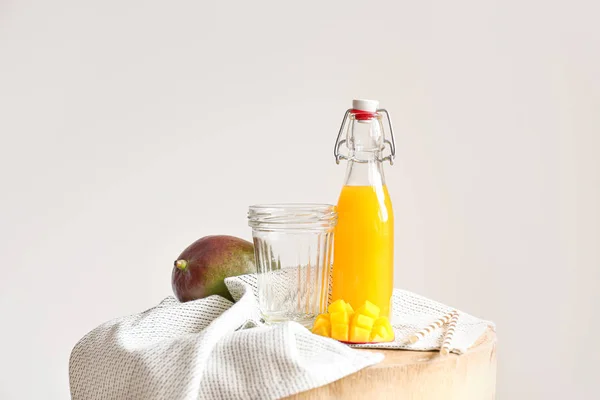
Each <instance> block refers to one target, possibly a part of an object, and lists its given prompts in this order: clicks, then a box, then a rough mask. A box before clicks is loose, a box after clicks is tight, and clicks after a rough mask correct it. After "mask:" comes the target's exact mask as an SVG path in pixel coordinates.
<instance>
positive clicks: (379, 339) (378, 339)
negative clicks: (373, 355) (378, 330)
mask: <svg viewBox="0 0 600 400" xmlns="http://www.w3.org/2000/svg"><path fill="white" fill-rule="evenodd" d="M371 342H389V340H386V339H385V338H384V337H382V336H379V335H375V336H373V335H371Z"/></svg>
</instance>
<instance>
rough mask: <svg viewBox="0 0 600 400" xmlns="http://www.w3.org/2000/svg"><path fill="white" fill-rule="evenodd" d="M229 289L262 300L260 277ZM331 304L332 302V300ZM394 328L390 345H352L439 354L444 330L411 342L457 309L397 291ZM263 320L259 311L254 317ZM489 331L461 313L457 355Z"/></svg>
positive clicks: (238, 280)
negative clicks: (418, 333)
mask: <svg viewBox="0 0 600 400" xmlns="http://www.w3.org/2000/svg"><path fill="white" fill-rule="evenodd" d="M226 283H227V287H228V288H229V291H230V292H231V295H232V296H233V298H234V299H236V300H237V299H239V298H240V297H241V295H242V294H243V293H244V290H245V288H247V287H249V288H251V289H252V291H253V293H254V296H258V291H257V286H256V283H257V279H256V275H242V276H237V277H235V278H228V279H226ZM330 300H331V299H330ZM392 303H393V306H392V310H393V313H394V315H393V317H392V326H393V328H394V333H395V340H394V341H393V342H389V343H378V344H364V345H352V347H357V348H379V349H406V350H439V348H440V347H441V345H442V340H443V334H444V328H442V329H438V330H436V331H434V332H432V333H431V334H430V335H428V336H426V337H425V338H423V339H421V340H419V341H418V342H417V343H414V344H411V343H410V342H409V341H408V338H409V337H410V336H411V335H412V334H414V333H415V332H418V331H420V330H421V329H423V328H424V327H426V326H427V325H429V324H431V323H432V322H434V321H435V320H436V319H438V318H441V317H443V316H444V315H446V314H448V312H450V311H452V310H454V308H452V307H449V306H446V305H443V304H441V303H438V302H436V301H433V300H430V299H428V298H426V297H423V296H419V295H418V294H415V293H412V292H409V291H406V290H400V289H394V294H393V296H392ZM254 318H255V319H256V320H259V319H260V313H259V312H258V309H257V310H256V314H255V316H254ZM488 327H491V328H494V327H495V326H494V324H493V323H492V322H489V321H485V320H482V319H479V318H476V317H473V316H471V315H469V314H467V313H465V312H462V311H460V312H459V318H458V323H457V325H456V333H455V334H454V339H453V341H452V346H453V350H452V351H453V352H454V353H457V354H462V353H464V352H465V351H467V349H468V348H469V347H471V346H472V345H473V343H475V341H476V340H477V339H478V338H479V337H480V336H481V335H483V333H484V332H485V331H486V330H487V329H488Z"/></svg>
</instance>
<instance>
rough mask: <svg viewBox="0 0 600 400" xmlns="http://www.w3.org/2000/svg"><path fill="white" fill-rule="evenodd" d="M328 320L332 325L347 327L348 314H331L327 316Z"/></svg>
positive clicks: (343, 312)
mask: <svg viewBox="0 0 600 400" xmlns="http://www.w3.org/2000/svg"><path fill="white" fill-rule="evenodd" d="M329 318H330V319H331V323H332V324H345V325H348V322H349V321H350V318H348V313H347V312H345V311H342V312H332V313H330V314H329Z"/></svg>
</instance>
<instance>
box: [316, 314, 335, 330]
mask: <svg viewBox="0 0 600 400" xmlns="http://www.w3.org/2000/svg"><path fill="white" fill-rule="evenodd" d="M321 326H326V327H328V328H331V322H330V321H329V315H327V314H320V315H319V316H318V317H317V319H315V323H314V325H313V329H316V328H319V327H321Z"/></svg>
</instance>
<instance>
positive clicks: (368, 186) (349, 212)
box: [331, 100, 395, 318]
mask: <svg viewBox="0 0 600 400" xmlns="http://www.w3.org/2000/svg"><path fill="white" fill-rule="evenodd" d="M378 104H379V103H378V102H377V101H374V100H354V101H353V102H352V109H350V110H347V111H346V114H345V116H344V120H343V121H342V126H341V127H340V131H339V133H338V138H337V141H336V145H335V149H334V155H335V158H336V162H337V163H339V160H340V159H346V160H348V166H347V168H346V179H345V183H344V187H343V188H342V191H341V194H340V197H339V200H338V205H337V211H338V223H337V226H336V228H335V234H334V258H333V282H332V296H331V298H332V300H337V299H343V300H344V301H346V302H348V303H350V304H351V305H352V307H353V308H354V309H356V308H357V307H360V306H362V305H363V304H364V303H365V302H366V301H367V300H368V301H370V302H371V303H373V304H375V305H376V306H378V307H379V309H380V315H381V316H385V317H388V318H389V317H390V315H391V299H392V291H393V286H394V212H393V210H392V203H391V201H390V196H389V193H388V190H387V187H386V184H385V179H384V175H383V165H382V164H383V161H385V160H389V161H390V164H392V163H393V160H394V155H395V142H394V136H393V132H392V124H391V120H390V118H389V114H388V113H387V111H386V110H383V109H378V108H377V107H378ZM383 115H385V116H386V118H387V120H388V125H389V128H390V136H391V141H390V140H388V139H386V138H385V136H384V130H383V124H382V119H383ZM344 131H346V137H345V139H342V135H343V133H344ZM342 145H345V147H347V151H348V154H347V155H343V154H341V153H340V148H341V147H342ZM386 145H388V146H389V147H390V151H391V153H390V154H389V155H388V156H385V157H384V156H383V152H384V149H385V147H386Z"/></svg>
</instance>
